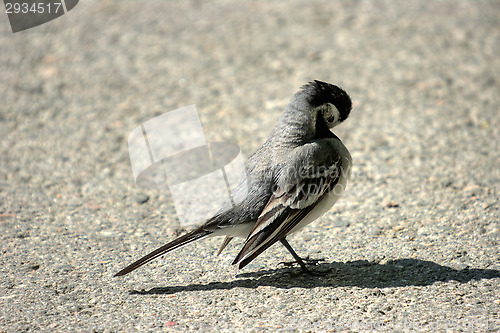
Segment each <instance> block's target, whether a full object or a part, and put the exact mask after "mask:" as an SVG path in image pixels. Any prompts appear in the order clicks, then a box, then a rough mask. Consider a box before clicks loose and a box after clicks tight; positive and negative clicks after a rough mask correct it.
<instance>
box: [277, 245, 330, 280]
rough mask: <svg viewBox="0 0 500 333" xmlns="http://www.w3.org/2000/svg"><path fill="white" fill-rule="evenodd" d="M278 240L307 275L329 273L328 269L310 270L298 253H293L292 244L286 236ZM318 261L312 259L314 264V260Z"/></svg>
mask: <svg viewBox="0 0 500 333" xmlns="http://www.w3.org/2000/svg"><path fill="white" fill-rule="evenodd" d="M280 241H281V244H283V246H284V247H285V248H286V249H287V250H288V252H290V253H291V254H292V256H293V258H294V259H295V261H297V263H298V264H299V266H300V268H301V269H302V272H304V273H306V274H309V275H314V276H324V275H326V274H328V273H329V271H325V272H317V271H312V270H310V269H309V268H307V266H306V264H305V263H304V260H302V258H301V257H299V255H298V254H297V253H295V251H294V250H293V249H292V246H291V245H290V244H289V243H288V241H287V240H286V238H282V239H281V240H280ZM318 261H320V260H314V261H313V262H314V263H315V264H316V262H318Z"/></svg>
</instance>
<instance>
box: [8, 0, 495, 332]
mask: <svg viewBox="0 0 500 333" xmlns="http://www.w3.org/2000/svg"><path fill="white" fill-rule="evenodd" d="M499 14H500V3H499V2H498V1H460V2H458V1H451V0H450V1H432V2H431V1H397V2H396V1H335V2H333V1H332V2H330V1H287V2H282V1H270V2H264V1H252V2H236V1H216V2H213V3H207V2H200V1H182V2H180V1H179V2H178V1H140V2H139V1H111V0H109V1H81V2H80V3H79V4H78V5H77V6H76V7H75V8H74V9H73V10H71V11H70V12H68V13H67V14H66V15H64V16H62V17H60V18H58V19H56V20H54V21H51V22H49V23H47V24H44V25H42V26H39V27H36V28H33V29H30V30H26V31H24V32H19V33H16V34H13V33H12V32H11V30H10V26H9V22H8V19H7V15H6V14H5V13H2V14H0V54H1V60H0V74H1V80H0V101H1V104H0V110H1V111H0V134H1V136H0V138H1V141H0V163H1V164H0V228H1V229H0V238H1V241H0V249H1V251H0V264H1V265H0V331H1V332H19V331H50V332H68V331H81V332H92V331H93V332H118V331H126V332H134V331H140V332H143V331H162V330H164V331H178V332H184V331H205V332H260V331H283V332H294V331H300V332H308V331H310V332H336V331H344V332H351V331H352V332H365V331H397V332H413V331H432V332H435V331H442V332H496V331H499V330H500V296H499V292H498V291H499V290H500V246H499V215H500V214H499V195H500V171H499V170H500V168H499V165H500V149H499V142H500V133H499V127H498V124H500V107H499V106H500V57H499V56H498V55H499V54H500V20H499V19H498V18H499ZM313 79H320V80H324V81H328V82H332V83H335V84H338V85H341V86H342V87H344V88H345V89H346V90H347V91H348V92H349V93H350V95H351V97H352V99H353V101H354V109H353V111H352V114H351V116H350V118H349V119H348V120H347V121H346V122H345V123H344V124H342V125H341V126H340V127H339V128H338V129H337V130H336V131H335V132H336V134H337V135H338V136H339V137H340V138H342V140H343V141H344V143H345V145H346V146H347V147H348V148H349V150H350V151H351V153H352V155H353V158H354V173H353V178H352V181H351V183H350V184H349V187H348V189H347V192H346V193H345V194H344V195H343V197H342V198H341V199H340V200H339V202H338V203H337V204H336V206H335V207H334V208H333V209H332V210H331V211H330V212H329V213H328V214H327V215H325V216H324V217H323V218H322V219H320V220H318V221H317V222H315V223H313V224H311V225H310V226H308V227H307V228H306V229H304V230H303V231H302V232H300V233H298V234H297V235H294V236H293V237H291V238H290V239H289V241H290V243H291V244H292V246H294V248H295V249H296V251H297V252H298V253H299V254H300V255H302V256H304V257H306V256H310V257H311V258H323V259H324V261H322V262H320V263H319V265H318V267H316V268H317V269H320V270H327V269H331V272H330V273H329V274H328V275H326V276H324V277H310V276H305V275H302V274H300V273H299V270H298V268H297V267H289V266H286V265H284V264H282V263H281V262H283V261H290V260H291V258H290V255H289V254H288V253H287V252H286V251H285V249H284V248H283V247H281V246H280V245H276V246H273V247H271V248H270V249H269V250H267V251H266V252H265V253H264V254H263V255H262V256H260V257H259V258H258V259H257V260H255V261H254V262H252V264H250V265H248V266H247V267H245V268H244V269H243V270H241V271H238V270H237V269H236V268H235V267H234V266H232V265H231V261H232V259H233V258H234V256H235V255H236V254H237V252H238V250H239V248H240V246H241V244H242V243H241V241H233V243H231V244H230V245H229V246H228V248H227V249H226V250H225V252H223V254H221V256H219V257H216V256H215V253H216V251H217V249H218V246H219V244H220V242H221V241H222V239H219V238H217V239H208V240H203V241H201V242H198V243H196V244H192V245H191V246H189V247H185V248H183V249H181V250H179V251H176V252H174V253H172V254H170V255H168V256H166V257H165V258H161V259H158V260H156V261H154V262H152V263H151V264H148V265H147V266H145V267H143V268H141V269H139V270H137V271H135V272H133V273H131V274H129V275H127V276H124V277H121V278H115V277H113V274H114V273H116V272H117V271H118V270H119V269H121V268H123V267H124V266H125V265H127V264H129V263H131V262H132V261H133V260H135V259H138V258H139V257H140V256H142V255H143V254H146V253H147V252H149V251H151V250H153V249H154V248H156V247H158V246H160V245H162V244H163V243H165V242H166V241H168V240H171V239H173V238H174V237H175V236H176V235H178V234H179V233H180V232H182V231H183V230H182V228H181V227H180V224H179V221H178V219H177V218H176V213H175V209H174V205H173V201H172V199H171V196H170V195H169V193H168V191H160V190H155V189H147V188H141V187H139V186H137V185H136V184H135V183H134V180H133V176H132V170H131V165H130V159H129V152H128V147H127V137H128V135H129V133H130V132H131V131H132V130H133V129H134V128H136V127H137V126H139V125H140V124H141V123H144V122H145V121H147V120H148V119H151V118H154V117H155V116H158V115H161V114H163V113H165V112H167V111H170V110H174V109H177V108H179V107H182V106H186V105H190V104H196V106H197V109H198V112H199V115H200V119H201V123H202V126H203V130H204V133H205V136H206V139H207V141H209V142H233V143H236V144H238V145H239V146H240V147H241V149H242V152H243V155H244V156H249V155H250V154H251V153H252V152H253V151H254V150H255V149H257V148H258V147H259V146H260V144H262V143H263V141H264V140H265V138H266V137H267V135H268V134H269V132H270V131H271V129H272V128H273V126H274V124H275V122H276V120H277V118H278V116H279V114H280V112H281V110H282V108H283V107H284V106H285V105H286V103H287V101H288V99H289V98H290V97H291V95H292V94H293V93H294V92H295V91H297V89H298V88H299V87H300V86H301V85H302V84H304V83H306V82H308V81H310V80H313ZM207 195H208V194H207Z"/></svg>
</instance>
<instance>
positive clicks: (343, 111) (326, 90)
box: [302, 80, 352, 128]
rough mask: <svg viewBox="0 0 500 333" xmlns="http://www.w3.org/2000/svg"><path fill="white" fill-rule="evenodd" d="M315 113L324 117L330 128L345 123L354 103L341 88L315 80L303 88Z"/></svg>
mask: <svg viewBox="0 0 500 333" xmlns="http://www.w3.org/2000/svg"><path fill="white" fill-rule="evenodd" d="M302 92H304V93H305V94H306V98H307V100H308V102H309V104H310V105H311V106H312V107H313V112H314V113H316V114H317V115H318V116H322V117H323V119H324V121H325V124H326V126H327V127H328V128H332V127H335V126H337V125H338V124H340V123H341V122H343V121H344V120H346V119H347V117H348V116H349V113H350V112H351V109H352V102H351V98H350V97H349V95H348V94H347V93H346V92H345V91H344V90H343V89H342V88H340V87H338V86H335V85H333V84H330V83H326V82H322V81H318V80H314V81H312V82H310V83H308V84H306V85H304V86H303V87H302Z"/></svg>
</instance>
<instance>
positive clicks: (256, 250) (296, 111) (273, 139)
mask: <svg viewBox="0 0 500 333" xmlns="http://www.w3.org/2000/svg"><path fill="white" fill-rule="evenodd" d="M351 108H352V102H351V99H350V97H349V95H348V94H347V93H346V92H345V91H344V90H342V89H341V88H339V87H337V86H335V85H333V84H329V83H325V82H321V81H313V82H310V83H308V84H306V85H304V86H303V87H302V88H301V90H300V91H299V92H297V93H296V94H295V95H294V96H293V97H292V99H291V101H290V102H289V103H288V105H287V106H286V107H285V109H284V111H283V113H282V114H281V116H280V118H279V120H278V124H277V125H276V127H275V128H274V130H273V131H272V133H271V135H270V136H269V138H268V139H267V141H266V142H265V143H264V144H263V145H262V147H260V148H259V149H258V150H257V151H256V152H255V153H254V154H253V155H252V156H250V158H249V159H248V161H247V162H246V163H245V172H244V174H243V177H242V180H241V182H240V184H239V185H238V187H237V188H236V189H235V190H234V192H233V202H232V203H231V204H230V205H229V204H228V206H227V207H223V208H221V210H219V212H218V213H217V214H215V216H213V217H212V218H210V219H208V220H207V221H206V222H205V223H204V224H203V225H201V226H200V227H198V228H197V229H195V230H193V231H191V232H189V233H186V234H184V235H182V236H180V237H179V238H177V239H174V240H173V241H171V242H169V243H167V244H165V245H163V246H162V247H160V248H158V249H157V250H155V251H153V252H151V253H149V254H148V255H146V256H145V257H143V258H141V259H139V260H138V261H136V262H134V263H132V264H131V265H129V266H127V267H125V268H124V269H122V270H121V271H119V272H118V273H116V275H115V276H122V275H125V274H127V273H130V272H131V271H133V270H135V269H136V268H138V267H140V266H142V265H144V264H146V263H148V262H150V261H151V260H153V259H155V258H157V257H159V256H161V255H163V254H165V253H167V252H170V251H173V250H175V249H178V248H180V247H182V246H184V245H186V244H189V243H191V242H193V241H196V240H200V239H203V238H205V237H208V236H222V235H225V236H226V238H225V239H224V242H223V243H222V246H221V248H220V250H219V252H218V254H220V252H221V251H222V250H223V249H224V248H225V247H226V245H227V244H228V243H229V242H230V241H231V239H232V238H233V237H243V238H245V239H246V240H245V243H244V245H243V248H242V249H241V250H240V252H239V253H238V255H237V256H236V258H235V259H234V261H233V265H235V264H238V267H239V268H240V269H241V268H243V267H245V266H246V265H248V263H250V262H251V261H252V260H254V259H255V258H256V257H257V256H258V255H259V254H261V253H262V252H263V251H265V250H266V249H267V248H269V247H270V246H271V245H273V244H274V243H276V242H278V241H279V242H281V243H282V244H283V245H284V246H285V248H286V249H287V250H288V251H289V252H290V253H291V254H292V256H293V257H294V259H295V260H296V261H297V263H298V264H299V265H300V267H301V269H302V270H303V271H304V272H306V273H310V274H313V275H315V272H314V271H311V270H309V269H308V268H307V266H306V264H305V263H304V261H303V259H301V258H300V257H299V256H298V255H297V254H296V253H295V251H294V250H293V249H292V247H291V246H290V244H289V243H288V241H287V240H286V237H287V236H288V235H289V234H291V233H293V232H296V231H298V230H300V229H302V228H303V227H305V226H306V225H308V224H309V223H311V222H313V221H314V220H316V219H317V218H319V217H320V216H322V215H323V214H324V213H326V212H327V211H328V210H329V209H330V208H331V207H332V206H333V205H334V204H335V202H336V201H337V199H338V198H339V196H340V195H341V194H342V192H343V191H344V189H345V186H346V183H347V181H348V179H349V177H350V173H351V164H352V158H351V154H350V153H349V151H348V150H347V148H346V147H345V146H344V144H343V143H342V141H341V140H340V139H339V138H338V137H337V136H336V135H335V134H333V133H332V132H331V131H330V129H331V128H333V127H335V126H337V125H338V124H340V123H341V122H342V121H344V120H345V119H346V118H347V117H348V116H349V113H350V111H351Z"/></svg>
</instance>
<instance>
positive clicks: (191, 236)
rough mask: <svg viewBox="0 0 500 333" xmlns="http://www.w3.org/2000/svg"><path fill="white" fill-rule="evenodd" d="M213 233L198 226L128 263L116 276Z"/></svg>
mask: <svg viewBox="0 0 500 333" xmlns="http://www.w3.org/2000/svg"><path fill="white" fill-rule="evenodd" d="M211 233H212V231H209V230H204V229H202V228H198V229H196V230H193V231H191V232H190V233H187V234H185V235H182V236H180V237H179V238H176V239H174V240H173V241H171V242H169V243H167V244H165V245H163V246H162V247H160V248H158V249H156V250H154V251H153V252H151V253H150V254H148V255H146V256H144V257H142V258H141V259H139V260H137V261H136V262H134V263H132V264H130V265H128V266H127V267H125V268H124V269H122V270H121V271H119V272H118V273H116V274H115V276H123V275H125V274H128V273H130V272H132V271H133V270H135V269H137V268H139V267H141V266H142V265H144V264H147V263H148V262H150V261H151V260H153V259H156V258H158V257H159V256H161V255H163V254H165V253H168V252H170V251H173V250H175V249H178V248H180V247H182V246H184V245H186V244H189V243H191V242H194V241H196V240H198V239H201V238H204V237H207V236H208V235H210V234H211Z"/></svg>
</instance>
